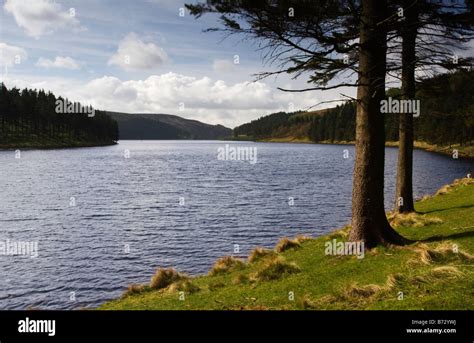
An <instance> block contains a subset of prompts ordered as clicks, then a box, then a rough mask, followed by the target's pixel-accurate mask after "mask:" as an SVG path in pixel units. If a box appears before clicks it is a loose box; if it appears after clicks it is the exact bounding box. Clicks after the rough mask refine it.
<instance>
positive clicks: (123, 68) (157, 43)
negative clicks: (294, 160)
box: [0, 0, 354, 127]
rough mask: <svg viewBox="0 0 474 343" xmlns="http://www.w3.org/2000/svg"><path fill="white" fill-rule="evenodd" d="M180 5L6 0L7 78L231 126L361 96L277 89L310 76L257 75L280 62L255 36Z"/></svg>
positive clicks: (105, 103) (170, 0) (141, 0)
mask: <svg viewBox="0 0 474 343" xmlns="http://www.w3.org/2000/svg"><path fill="white" fill-rule="evenodd" d="M182 8H184V5H183V2H182V1H179V0H176V1H175V0H137V1H125V0H82V1H76V0H64V1H54V0H2V1H1V10H0V22H1V31H0V52H1V55H0V64H1V71H2V81H4V82H5V83H6V85H7V87H12V86H17V87H31V88H43V89H46V90H51V91H53V92H54V93H55V94H57V95H62V96H67V97H69V98H70V99H73V100H78V101H81V102H84V103H86V104H92V105H93V106H94V107H96V108H98V109H104V110H115V111H125V112H149V113H170V114H176V115H180V116H183V117H186V118H191V119H197V120H201V121H204V122H209V123H213V124H217V123H220V124H224V125H226V126H229V127H234V126H236V125H239V124H242V123H244V122H247V121H249V120H252V119H256V118H258V117H260V116H262V115H265V114H269V113H272V112H276V111H279V110H284V111H291V110H299V109H306V108H308V107H309V106H313V105H315V104H317V103H319V102H321V101H325V100H332V99H337V98H339V94H340V93H341V92H344V94H349V95H353V94H354V93H353V91H352V90H335V91H331V92H324V93H323V92H307V93H284V92H282V91H279V90H277V87H278V86H281V87H286V88H301V87H304V86H305V85H306V83H305V80H304V77H303V78H302V79H301V80H292V79H291V78H289V77H288V76H286V75H283V76H279V77H278V78H269V79H266V80H263V81H259V82H253V81H254V77H253V76H252V74H254V73H256V72H261V71H263V70H268V69H272V67H271V66H266V65H264V63H263V61H262V53H261V52H259V51H256V45H255V43H252V42H250V41H245V40H243V39H242V38H243V37H237V36H235V37H229V38H226V39H223V36H222V35H221V34H220V33H216V32H213V33H204V32H202V31H203V30H204V29H205V28H208V27H215V26H216V24H217V20H216V16H211V15H205V16H203V17H201V18H200V19H198V20H196V19H195V18H194V17H192V16H190V15H189V13H188V11H187V10H184V16H180V13H183V12H180V11H182ZM72 14H74V15H72ZM236 55H237V56H238V62H239V63H238V64H236V63H234V62H235V58H236ZM127 56H128V60H127V61H126V59H125V57H127ZM326 106H327V105H326Z"/></svg>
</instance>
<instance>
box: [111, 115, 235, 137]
mask: <svg viewBox="0 0 474 343" xmlns="http://www.w3.org/2000/svg"><path fill="white" fill-rule="evenodd" d="M107 114H108V115H109V116H110V117H112V118H113V119H115V120H116V121H117V123H118V127H119V139H224V138H229V137H231V136H232V130H231V129H229V128H227V127H225V126H222V125H210V124H205V123H202V122H200V121H197V120H190V119H185V118H181V117H179V116H175V115H170V114H160V113H121V112H107Z"/></svg>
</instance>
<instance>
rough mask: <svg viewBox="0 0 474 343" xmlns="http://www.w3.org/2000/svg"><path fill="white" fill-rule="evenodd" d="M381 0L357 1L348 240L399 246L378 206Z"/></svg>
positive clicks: (383, 6)
mask: <svg viewBox="0 0 474 343" xmlns="http://www.w3.org/2000/svg"><path fill="white" fill-rule="evenodd" d="M386 12H387V2H386V0H362V16H361V27H360V48H359V49H360V50H359V83H360V85H359V86H358V89H357V100H358V104H357V116H356V157H355V165H354V180H353V188H352V229H351V232H350V234H349V240H351V241H362V242H364V244H365V247H367V248H371V247H374V246H376V245H377V244H384V245H388V244H396V245H403V244H405V243H407V242H408V241H407V240H406V239H405V238H403V237H402V236H400V235H399V234H398V233H397V232H396V231H395V230H393V228H392V227H391V226H390V224H389V223H388V220H387V217H386V215H385V209H384V194H383V191H384V158H385V134H384V118H383V115H382V114H381V113H380V102H381V100H383V99H384V97H385V73H386V52H387V43H386V36H387V34H386V30H385V28H384V24H383V21H384V20H385V19H386Z"/></svg>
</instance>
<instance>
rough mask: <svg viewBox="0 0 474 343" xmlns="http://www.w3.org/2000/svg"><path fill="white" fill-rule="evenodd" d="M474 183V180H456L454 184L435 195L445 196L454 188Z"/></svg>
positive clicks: (446, 186) (441, 189) (445, 186)
mask: <svg viewBox="0 0 474 343" xmlns="http://www.w3.org/2000/svg"><path fill="white" fill-rule="evenodd" d="M472 183H474V178H468V177H465V178H462V179H456V180H454V182H453V183H452V184H449V185H444V186H443V187H441V188H440V189H438V191H437V192H436V194H435V195H444V194H448V193H450V192H451V191H452V190H453V189H454V188H456V187H459V186H467V185H470V184H472Z"/></svg>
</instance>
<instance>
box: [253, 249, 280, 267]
mask: <svg viewBox="0 0 474 343" xmlns="http://www.w3.org/2000/svg"><path fill="white" fill-rule="evenodd" d="M268 256H275V251H273V250H270V249H265V248H262V247H257V248H255V249H254V250H253V251H252V252H251V253H250V255H249V257H248V261H249V262H250V263H254V262H257V261H259V260H261V259H264V258H266V257H268Z"/></svg>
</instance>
